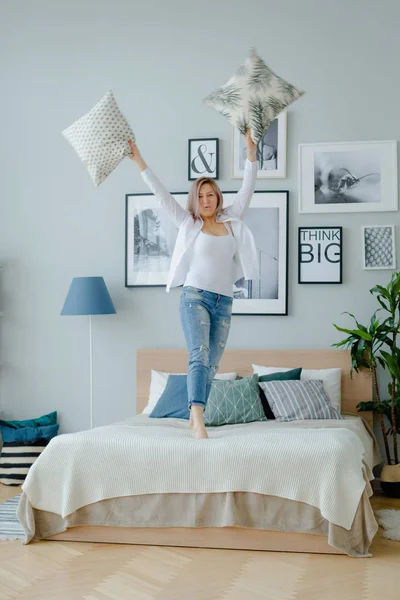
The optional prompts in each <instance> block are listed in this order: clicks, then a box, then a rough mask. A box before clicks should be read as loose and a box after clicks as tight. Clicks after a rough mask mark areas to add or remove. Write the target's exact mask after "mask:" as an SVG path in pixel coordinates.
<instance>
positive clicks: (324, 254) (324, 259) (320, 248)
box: [297, 225, 343, 285]
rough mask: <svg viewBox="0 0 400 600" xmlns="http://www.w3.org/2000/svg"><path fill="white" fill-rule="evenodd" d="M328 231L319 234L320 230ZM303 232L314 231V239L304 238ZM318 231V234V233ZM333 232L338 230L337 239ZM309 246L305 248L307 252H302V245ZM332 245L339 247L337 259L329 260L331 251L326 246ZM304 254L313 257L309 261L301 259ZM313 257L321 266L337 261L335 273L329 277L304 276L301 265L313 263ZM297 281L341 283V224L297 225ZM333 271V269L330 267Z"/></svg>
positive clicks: (303, 282)
mask: <svg viewBox="0 0 400 600" xmlns="http://www.w3.org/2000/svg"><path fill="white" fill-rule="evenodd" d="M324 231H325V232H327V231H329V232H330V235H329V236H327V235H325V236H324V235H321V234H322V232H324ZM303 232H313V233H315V239H314V240H311V239H310V238H309V237H308V239H306V237H305V236H303V235H302V234H303ZM318 232H319V234H320V235H318ZM334 232H339V239H337V237H336V235H334ZM324 238H325V239H324ZM311 242H315V245H316V248H314V244H311ZM326 242H329V243H327V244H326V245H325V246H324V245H323V244H324V243H326ZM305 245H307V246H310V245H311V249H309V248H306V250H307V252H304V251H303V250H304V248H303V246H305ZM332 245H335V246H337V247H338V248H339V260H335V261H333V260H331V259H330V257H329V254H330V256H332V253H331V252H330V251H329V252H328V248H330V247H331V246H332ZM304 254H309V255H311V256H312V257H313V260H311V261H303V260H302V256H303V255H304ZM314 257H316V258H317V261H316V262H317V263H319V264H321V266H323V265H324V264H327V265H328V263H331V264H335V263H337V265H338V268H337V269H336V274H335V273H332V275H331V276H330V278H326V279H323V277H322V276H319V277H318V278H312V277H310V276H309V277H308V278H305V277H304V273H303V271H304V269H302V265H304V264H311V263H314ZM297 262H298V283H299V284H305V285H306V284H341V283H343V227H342V226H341V225H318V226H311V227H307V226H299V228H298V261H297ZM317 270H318V267H317V269H316V271H317ZM332 271H333V269H332Z"/></svg>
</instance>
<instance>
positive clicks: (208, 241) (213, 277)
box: [184, 223, 236, 298]
mask: <svg viewBox="0 0 400 600" xmlns="http://www.w3.org/2000/svg"><path fill="white" fill-rule="evenodd" d="M224 225H225V227H226V229H227V235H211V234H209V233H204V232H203V231H200V232H199V234H198V235H197V237H196V239H195V241H194V244H193V246H192V248H191V254H190V263H189V264H190V266H189V270H188V272H187V275H186V279H185V283H184V285H191V286H193V287H197V288H200V289H202V290H207V291H208V292H214V293H215V294H222V295H223V296H230V297H231V298H232V297H233V284H234V283H235V282H234V273H235V270H234V262H233V257H234V256H235V252H236V241H235V238H234V237H233V235H232V232H231V230H230V227H229V225H227V224H226V223H224Z"/></svg>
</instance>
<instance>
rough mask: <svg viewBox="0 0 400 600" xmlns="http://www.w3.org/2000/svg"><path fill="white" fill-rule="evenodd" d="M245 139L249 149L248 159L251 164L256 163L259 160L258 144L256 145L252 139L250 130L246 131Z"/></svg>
mask: <svg viewBox="0 0 400 600" xmlns="http://www.w3.org/2000/svg"><path fill="white" fill-rule="evenodd" d="M243 138H244V141H245V144H246V147H247V159H248V160H249V161H250V162H255V161H256V159H257V144H255V143H254V142H253V140H252V138H251V133H250V129H248V130H247V131H246V135H244V136H243Z"/></svg>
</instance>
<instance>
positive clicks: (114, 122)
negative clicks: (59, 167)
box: [62, 90, 135, 186]
mask: <svg viewBox="0 0 400 600" xmlns="http://www.w3.org/2000/svg"><path fill="white" fill-rule="evenodd" d="M62 134H63V136H64V137H65V138H66V139H67V140H68V142H69V143H70V144H71V146H72V147H73V148H74V150H75V151H76V153H77V154H78V156H79V158H80V159H81V161H82V162H83V164H84V165H85V167H86V168H87V170H88V171H89V175H90V177H91V178H92V180H93V183H94V184H95V185H96V186H98V185H99V184H100V183H101V182H102V181H104V180H105V179H106V178H107V177H108V176H109V175H110V174H111V173H112V172H113V171H114V169H115V168H116V167H117V166H118V165H119V163H120V162H121V161H122V160H123V159H124V158H125V157H126V156H131V149H130V147H129V145H128V140H129V139H131V140H132V142H133V143H135V136H134V134H133V132H132V129H131V128H130V126H129V124H128V121H127V120H126V119H125V117H124V116H123V114H122V113H121V111H120V109H119V107H118V105H117V102H116V100H115V98H114V94H113V93H112V91H111V90H110V91H109V92H107V94H106V95H105V96H103V98H102V99H101V100H100V102H98V103H97V104H96V105H95V106H94V107H93V108H92V109H91V110H90V111H89V112H88V113H87V114H86V115H84V116H83V117H81V118H80V119H78V120H77V121H75V123H73V124H72V125H70V127H68V128H67V129H64V131H63V132H62Z"/></svg>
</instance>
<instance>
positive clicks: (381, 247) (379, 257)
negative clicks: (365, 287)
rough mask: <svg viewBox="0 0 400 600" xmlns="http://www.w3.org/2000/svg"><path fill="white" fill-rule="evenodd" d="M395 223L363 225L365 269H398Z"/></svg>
mask: <svg viewBox="0 0 400 600" xmlns="http://www.w3.org/2000/svg"><path fill="white" fill-rule="evenodd" d="M395 235H396V232H395V226H394V225H362V248H363V269H365V270H377V269H390V270H393V271H394V270H395V269H396V242H395Z"/></svg>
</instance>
